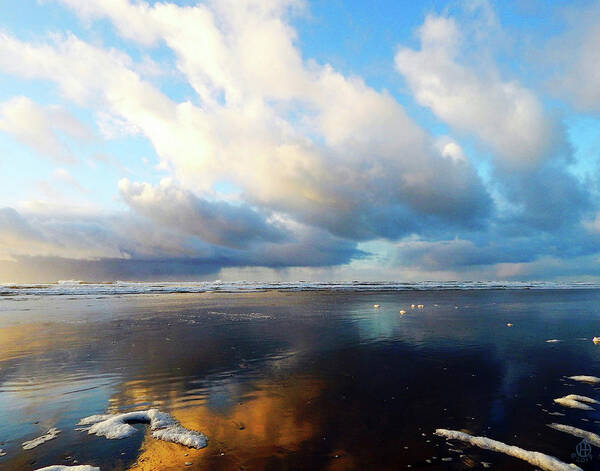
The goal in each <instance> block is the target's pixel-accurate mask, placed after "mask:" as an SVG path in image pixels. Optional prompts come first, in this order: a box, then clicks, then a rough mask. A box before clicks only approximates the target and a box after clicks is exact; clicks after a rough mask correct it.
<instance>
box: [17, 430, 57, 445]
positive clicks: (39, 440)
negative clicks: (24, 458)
mask: <svg viewBox="0 0 600 471" xmlns="http://www.w3.org/2000/svg"><path fill="white" fill-rule="evenodd" d="M59 433H60V430H58V429H57V428H55V427H52V428H51V429H49V430H48V431H47V432H46V433H45V434H44V435H42V436H41V437H37V438H34V439H33V440H29V441H27V442H23V444H22V446H23V450H31V449H32V448H35V447H36V446H38V445H41V444H42V443H46V442H47V441H50V440H52V439H54V438H56V437H58V434H59Z"/></svg>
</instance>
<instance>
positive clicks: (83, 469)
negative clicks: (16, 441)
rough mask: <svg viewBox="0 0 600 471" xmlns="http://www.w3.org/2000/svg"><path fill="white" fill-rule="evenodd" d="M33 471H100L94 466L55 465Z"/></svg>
mask: <svg viewBox="0 0 600 471" xmlns="http://www.w3.org/2000/svg"><path fill="white" fill-rule="evenodd" d="M35 471H100V468H97V467H96V466H90V465H89V464H79V465H76V466H63V465H60V464H55V465H52V466H46V467H45V468H39V469H36V470H35Z"/></svg>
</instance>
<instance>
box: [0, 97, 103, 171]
mask: <svg viewBox="0 0 600 471" xmlns="http://www.w3.org/2000/svg"><path fill="white" fill-rule="evenodd" d="M0 131H4V132H6V133H8V134H11V135H12V136H14V137H15V138H16V139H17V140H19V141H21V142H22V143H23V144H25V145H27V146H29V147H31V148H32V149H34V150H36V151H37V152H39V153H40V154H42V155H45V156H50V157H52V158H53V159H55V160H57V161H60V162H65V163H73V162H74V161H75V160H76V158H75V156H74V155H73V153H72V152H71V149H70V148H69V146H68V145H67V144H66V142H65V141H64V139H62V138H61V134H60V133H63V134H64V135H66V136H69V137H71V138H74V139H76V140H79V141H87V140H91V139H92V138H93V134H92V132H91V131H90V130H89V128H87V127H86V126H85V125H84V124H83V123H81V121H79V120H78V119H77V118H75V117H74V116H73V115H71V114H70V113H68V112H67V111H66V110H64V109H62V108H61V107H59V106H48V107H44V106H41V105H38V104H37V103H35V102H33V101H32V100H30V99H29V98H27V97H24V96H17V97H14V98H12V99H10V100H8V101H6V102H4V103H1V104H0Z"/></svg>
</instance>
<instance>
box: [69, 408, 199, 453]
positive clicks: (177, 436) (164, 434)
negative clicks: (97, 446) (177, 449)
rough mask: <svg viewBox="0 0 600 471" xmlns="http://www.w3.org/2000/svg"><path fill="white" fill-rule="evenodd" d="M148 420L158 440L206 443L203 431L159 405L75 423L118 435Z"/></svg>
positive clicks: (97, 432)
mask: <svg viewBox="0 0 600 471" xmlns="http://www.w3.org/2000/svg"><path fill="white" fill-rule="evenodd" d="M137 423H144V424H150V429H151V430H152V436H153V437H154V438H156V439H157V440H163V441H165V442H173V443H179V444H181V445H185V446H188V447H190V448H198V449H199V448H204V447H205V446H206V445H207V444H208V438H207V437H206V435H204V434H203V433H200V432H196V431H194V430H189V429H187V428H185V427H183V426H181V425H180V424H179V422H177V421H176V420H175V419H174V418H173V417H171V416H170V415H169V414H167V413H165V412H160V411H159V410H158V409H148V410H143V411H137V412H127V413H124V414H102V415H92V416H90V417H86V418H85V419H82V420H81V421H79V424H78V425H91V427H90V428H89V430H88V433H89V434H92V435H98V436H99V437H106V438H109V439H121V438H125V437H128V436H129V435H131V434H133V433H135V428H134V427H133V426H132V425H131V424H137Z"/></svg>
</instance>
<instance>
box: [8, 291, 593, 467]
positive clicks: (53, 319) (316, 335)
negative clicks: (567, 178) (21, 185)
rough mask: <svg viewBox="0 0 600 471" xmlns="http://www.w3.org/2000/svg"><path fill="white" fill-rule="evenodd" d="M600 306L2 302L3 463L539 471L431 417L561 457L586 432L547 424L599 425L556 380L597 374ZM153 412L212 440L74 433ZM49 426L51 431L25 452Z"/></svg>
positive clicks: (319, 298) (542, 301)
mask: <svg viewBox="0 0 600 471" xmlns="http://www.w3.org/2000/svg"><path fill="white" fill-rule="evenodd" d="M599 301H600V292H599V291H594V290H577V291H574V290H571V291H535V290H528V291H526V290H521V291H510V290H504V291H502V290H488V291H478V292H475V291H444V292H441V291H425V292H399V293H329V292H301V293H293V292H285V293H279V292H266V293H244V294H225V293H222V294H209V293H202V294H177V295H175V294H173V295H169V294H161V295H149V294H146V295H132V296H120V297H117V296H103V297H95V296H74V297H66V296H53V297H51V296H42V297H22V298H15V299H2V300H0V443H2V444H1V445H0V448H3V449H4V450H5V451H6V453H7V455H6V456H4V457H1V458H0V469H3V470H4V469H6V470H33V469H37V468H40V467H43V466H46V465H50V464H72V463H73V462H74V461H75V460H76V461H77V462H79V463H87V464H94V465H96V466H100V467H101V468H102V470H104V471H108V470H129V469H131V470H154V469H178V470H180V469H199V470H200V469H201V470H204V469H206V470H208V469H210V470H227V469H273V470H278V469H325V470H345V469H403V468H407V466H408V465H410V466H411V467H412V469H420V468H423V469H468V468H474V469H477V468H480V467H481V462H482V461H486V462H491V463H493V466H494V469H532V467H531V466H530V465H528V464H526V463H521V462H519V461H517V460H515V459H514V458H510V457H506V456H502V455H498V454H494V453H492V452H486V451H482V450H478V449H476V448H472V447H467V446H459V445H457V446H455V447H450V446H448V445H447V444H446V443H445V441H444V440H442V439H440V438H438V437H435V436H432V434H433V431H434V429H435V428H437V427H444V428H454V429H463V430H466V431H469V432H472V433H474V434H477V435H487V436H490V437H492V438H495V439H498V440H501V441H505V442H507V443H510V444H516V445H519V446H521V447H523V448H526V449H531V450H537V451H542V452H544V453H548V454H551V455H554V456H556V457H557V458H560V459H562V460H564V461H567V462H571V461H573V458H572V457H571V454H573V453H574V452H575V447H576V445H577V444H578V443H579V441H580V440H579V439H577V438H576V437H571V436H568V435H565V434H563V433H561V432H559V431H556V430H552V429H550V428H548V427H547V424H548V423H551V422H557V421H560V422H561V423H564V424H568V425H573V426H577V427H580V428H583V429H587V430H590V431H594V432H596V433H598V432H599V431H600V429H599V428H598V427H599V424H597V423H595V422H594V421H599V420H600V416H599V414H598V413H597V412H596V411H595V410H593V411H581V410H571V409H565V408H561V407H560V406H559V405H557V404H555V403H553V399H554V398H557V397H561V396H564V395H566V394H583V395H586V396H590V397H594V398H596V399H600V394H599V391H598V389H599V388H598V386H597V385H590V384H582V383H577V382H573V381H570V380H567V379H566V378H565V376H571V375H580V374H587V375H596V376H600V361H599V360H600V350H599V349H600V346H596V345H594V344H593V342H592V341H591V338H592V337H593V336H594V335H600V316H599V312H598V306H600V303H599ZM374 304H379V305H380V307H379V308H377V309H375V308H374V307H373V306H374ZM411 304H415V305H418V304H423V308H422V309H418V308H416V307H415V308H414V309H412V308H411ZM400 310H405V311H406V313H405V314H400ZM509 322H510V323H512V324H513V327H507V325H506V324H507V323H509ZM549 339H558V340H561V341H560V342H554V343H547V342H546V340H549ZM150 407H156V408H158V409H160V410H164V411H165V412H169V413H170V414H172V415H173V416H174V417H175V418H176V419H177V420H178V421H179V422H180V423H181V424H182V425H183V426H185V427H187V428H191V429H195V430H199V431H202V432H203V433H205V434H206V435H208V437H209V440H210V441H209V445H208V447H207V448H205V449H202V450H194V449H188V448H185V447H183V446H181V445H177V444H172V443H164V442H160V441H157V440H154V439H153V438H152V437H151V435H150V433H149V431H148V430H147V428H146V427H145V426H144V425H141V424H140V425H136V427H137V428H138V429H139V431H138V433H136V434H135V435H133V436H131V437H129V438H127V439H124V440H107V439H105V438H102V437H96V436H90V435H87V434H86V433H85V432H81V431H76V430H75V428H76V424H77V422H78V421H79V420H80V419H81V418H83V417H86V416H88V415H92V414H100V413H113V412H115V413H116V412H124V411H130V410H141V409H147V408H150ZM556 412H559V413H564V414H565V416H556V415H550V414H551V413H556ZM50 427H57V428H59V429H60V430H61V431H62V432H61V434H60V435H59V436H58V437H57V438H56V439H54V440H52V441H49V442H46V443H44V444H42V445H40V446H38V447H37V448H34V449H33V450H23V449H22V448H21V443H22V442H23V441H25V440H30V439H32V438H35V437H37V436H39V435H42V434H43V433H44V432H46V431H47V430H48V429H49V428H50ZM596 451H597V450H594V452H596ZM442 458H452V461H442V460H441V459H442ZM594 459H595V460H596V461H597V462H598V463H600V456H597V457H596V456H595V455H594ZM579 465H580V466H581V467H582V468H584V469H594V468H593V467H592V464H590V463H587V464H579ZM586 466H587V467H586Z"/></svg>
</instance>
